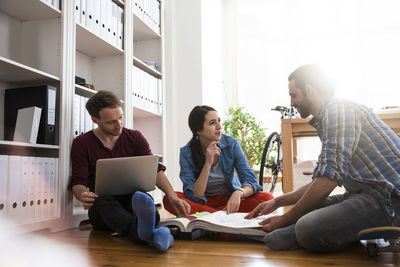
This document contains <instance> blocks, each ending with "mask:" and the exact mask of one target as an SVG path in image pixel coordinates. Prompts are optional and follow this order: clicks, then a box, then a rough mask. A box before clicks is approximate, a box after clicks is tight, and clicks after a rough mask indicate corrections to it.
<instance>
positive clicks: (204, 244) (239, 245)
mask: <svg viewBox="0 0 400 267" xmlns="http://www.w3.org/2000/svg"><path fill="white" fill-rule="evenodd" d="M42 234H43V233H42ZM44 235H45V236H46V237H48V238H50V239H52V240H57V241H60V242H64V243H68V244H74V245H76V246H77V247H80V248H81V249H82V250H83V251H84V252H85V253H87V256H88V257H89V258H90V260H91V264H92V266H229V267H230V266H326V265H335V266H400V253H382V254H381V255H380V256H378V257H376V258H371V257H368V256H367V255H366V251H365V250H364V247H363V246H362V245H361V244H358V243H355V244H354V245H351V246H350V247H348V249H346V250H345V251H342V252H336V253H329V254H321V253H310V252H307V251H305V250H294V251H283V252H282V251H272V250H269V249H268V248H267V247H266V246H265V245H264V244H262V243H258V242H255V241H249V240H245V239H242V238H240V237H234V236H233V237H232V236H231V237H220V238H218V239H215V236H212V235H208V236H206V237H203V238H202V239H200V240H195V241H183V240H175V242H174V245H173V246H172V247H171V248H170V249H169V250H168V251H167V252H164V253H162V252H159V251H157V250H156V249H155V248H153V247H150V246H140V245H134V244H132V243H131V242H130V241H129V240H127V239H124V238H122V237H115V236H111V235H110V234H109V233H105V232H100V231H92V229H91V226H90V225H85V226H81V227H79V228H75V229H71V230H68V231H63V232H58V233H53V234H44Z"/></svg>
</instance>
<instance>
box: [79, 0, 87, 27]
mask: <svg viewBox="0 0 400 267" xmlns="http://www.w3.org/2000/svg"><path fill="white" fill-rule="evenodd" d="M80 14H81V16H80V17H81V18H80V21H81V25H82V26H83V27H86V28H87V22H86V17H87V13H86V0H81V13H80Z"/></svg>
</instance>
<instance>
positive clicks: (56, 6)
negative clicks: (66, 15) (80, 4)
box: [51, 0, 60, 10]
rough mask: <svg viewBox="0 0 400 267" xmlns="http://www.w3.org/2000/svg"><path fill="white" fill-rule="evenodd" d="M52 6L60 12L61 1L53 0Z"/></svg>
mask: <svg viewBox="0 0 400 267" xmlns="http://www.w3.org/2000/svg"><path fill="white" fill-rule="evenodd" d="M51 5H52V6H53V7H54V8H55V9H57V10H60V0H51Z"/></svg>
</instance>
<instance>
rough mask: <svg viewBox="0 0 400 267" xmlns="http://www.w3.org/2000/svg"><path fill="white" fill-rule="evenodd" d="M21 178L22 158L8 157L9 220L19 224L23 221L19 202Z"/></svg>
mask: <svg viewBox="0 0 400 267" xmlns="http://www.w3.org/2000/svg"><path fill="white" fill-rule="evenodd" d="M20 177H21V157H20V156H8V190H7V191H8V192H7V195H8V201H7V216H8V218H9V219H11V220H13V221H14V222H15V223H18V222H19V221H20V219H21V216H20V213H19V211H20V207H21V203H20V201H19V195H20V193H19V192H20Z"/></svg>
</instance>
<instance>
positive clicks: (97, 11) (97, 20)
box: [93, 0, 101, 36]
mask: <svg viewBox="0 0 400 267" xmlns="http://www.w3.org/2000/svg"><path fill="white" fill-rule="evenodd" d="M100 27H101V0H95V1H94V30H93V32H94V33H95V34H96V35H97V36H100Z"/></svg>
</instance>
